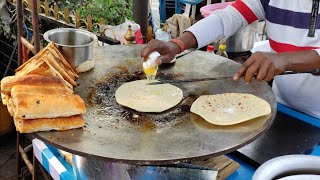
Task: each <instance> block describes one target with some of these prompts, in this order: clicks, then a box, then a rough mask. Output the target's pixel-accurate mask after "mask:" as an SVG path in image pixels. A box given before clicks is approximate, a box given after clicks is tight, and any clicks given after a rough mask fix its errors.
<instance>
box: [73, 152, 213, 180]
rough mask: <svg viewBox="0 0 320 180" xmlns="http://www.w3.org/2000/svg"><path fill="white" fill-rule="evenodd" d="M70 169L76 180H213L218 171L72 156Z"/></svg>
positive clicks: (187, 165)
mask: <svg viewBox="0 0 320 180" xmlns="http://www.w3.org/2000/svg"><path fill="white" fill-rule="evenodd" d="M72 167H73V172H74V174H75V176H76V179H108V180H118V179H121V180H143V179H161V180H170V179H185V180H188V179H199V180H215V179H216V177H217V175H218V171H216V170H212V169H208V168H204V167H200V166H195V165H190V164H182V165H176V167H170V166H163V167H161V166H138V165H129V164H123V163H115V162H107V161H101V160H97V159H89V158H85V157H81V156H78V155H73V156H72Z"/></svg>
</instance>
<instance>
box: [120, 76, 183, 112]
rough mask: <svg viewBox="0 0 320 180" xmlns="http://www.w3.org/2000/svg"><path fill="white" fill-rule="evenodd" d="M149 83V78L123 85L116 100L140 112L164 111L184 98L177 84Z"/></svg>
mask: <svg viewBox="0 0 320 180" xmlns="http://www.w3.org/2000/svg"><path fill="white" fill-rule="evenodd" d="M148 83H149V81H148V80H139V81H132V82H129V83H125V84H123V85H121V86H120V87H119V88H118V89H117V91H116V94H115V97H116V101H117V102H118V103H119V104H120V105H122V106H126V107H129V108H131V109H134V110H136V111H139V112H163V111H165V110H168V109H170V108H172V107H174V106H176V105H177V104H178V103H179V102H180V101H181V100H182V98H183V93H182V90H181V89H180V88H178V87H176V86H173V85H171V84H157V85H148Z"/></svg>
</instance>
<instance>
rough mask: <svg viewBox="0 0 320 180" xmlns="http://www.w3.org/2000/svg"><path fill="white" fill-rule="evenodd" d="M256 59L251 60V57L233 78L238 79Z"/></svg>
mask: <svg viewBox="0 0 320 180" xmlns="http://www.w3.org/2000/svg"><path fill="white" fill-rule="evenodd" d="M253 62H254V61H251V60H250V58H249V59H248V60H247V61H246V62H245V63H243V66H242V67H241V68H240V70H239V71H238V72H237V73H236V74H235V75H234V76H233V80H235V81H238V80H239V79H240V78H241V77H242V76H243V75H244V74H245V73H246V71H247V69H248V67H250V66H251V65H252V64H253Z"/></svg>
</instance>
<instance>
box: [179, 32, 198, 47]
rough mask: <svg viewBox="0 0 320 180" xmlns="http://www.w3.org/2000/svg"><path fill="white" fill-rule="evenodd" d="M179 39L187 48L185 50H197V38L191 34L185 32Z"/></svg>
mask: <svg viewBox="0 0 320 180" xmlns="http://www.w3.org/2000/svg"><path fill="white" fill-rule="evenodd" d="M177 39H179V40H181V41H182V42H183V44H184V46H185V49H191V48H197V47H198V43H197V39H196V37H195V36H194V35H193V34H192V33H191V32H188V31H187V32H184V33H183V34H182V35H181V36H180V37H178V38H177Z"/></svg>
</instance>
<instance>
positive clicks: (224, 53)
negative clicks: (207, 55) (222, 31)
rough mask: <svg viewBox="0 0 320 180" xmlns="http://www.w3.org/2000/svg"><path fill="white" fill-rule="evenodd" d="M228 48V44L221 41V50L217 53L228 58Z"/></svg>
mask: <svg viewBox="0 0 320 180" xmlns="http://www.w3.org/2000/svg"><path fill="white" fill-rule="evenodd" d="M226 49H227V45H226V44H224V43H220V44H219V50H218V52H217V55H219V56H222V57H225V58H228V54H227V52H226Z"/></svg>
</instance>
